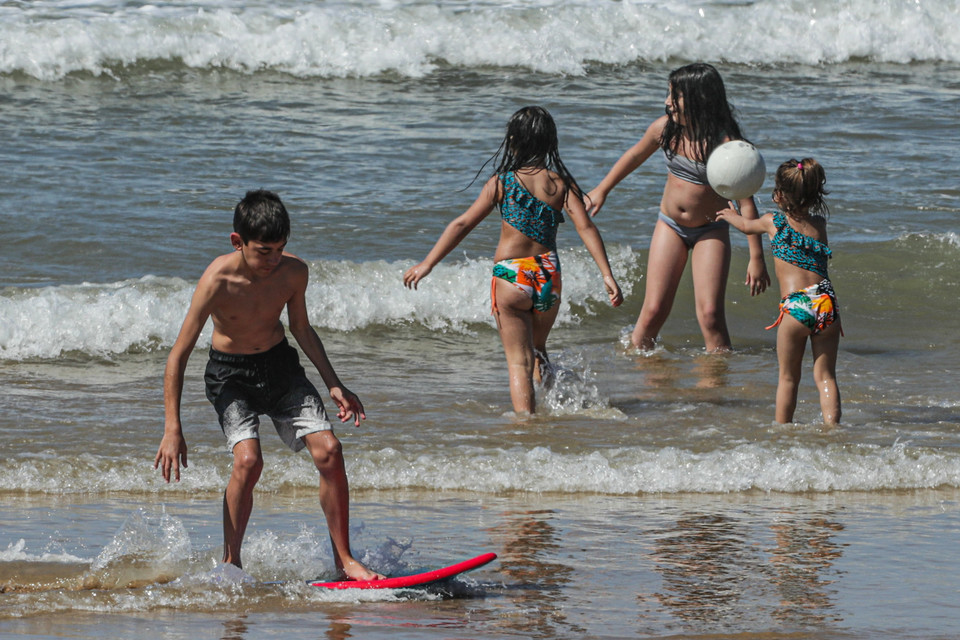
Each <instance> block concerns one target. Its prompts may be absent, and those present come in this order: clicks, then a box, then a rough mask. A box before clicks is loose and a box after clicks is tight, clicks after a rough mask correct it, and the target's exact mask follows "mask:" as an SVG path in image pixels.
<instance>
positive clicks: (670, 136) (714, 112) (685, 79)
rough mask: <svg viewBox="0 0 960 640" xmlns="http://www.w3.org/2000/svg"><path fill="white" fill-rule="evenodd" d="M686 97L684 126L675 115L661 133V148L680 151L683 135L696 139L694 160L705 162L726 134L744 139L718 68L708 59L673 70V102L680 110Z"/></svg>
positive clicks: (671, 75)
mask: <svg viewBox="0 0 960 640" xmlns="http://www.w3.org/2000/svg"><path fill="white" fill-rule="evenodd" d="M681 96H682V97H683V117H684V120H686V124H685V125H683V126H681V125H679V124H677V123H676V122H674V120H673V118H669V119H668V120H667V126H666V127H664V129H663V134H661V136H660V148H661V149H664V150H666V149H669V150H670V151H672V152H674V153H679V152H680V145H681V142H682V139H683V136H684V134H686V135H687V137H688V138H689V139H690V140H692V141H693V146H694V149H693V151H694V153H695V155H696V157H694V158H691V160H696V161H698V162H706V161H707V158H709V157H710V154H711V153H712V152H713V150H714V149H715V148H716V147H717V146H718V145H719V144H721V143H722V142H723V139H724V138H725V137H729V138H730V139H731V140H743V139H744V138H743V134H742V133H741V132H740V125H739V124H738V123H737V119H736V116H735V115H734V110H733V107H731V106H730V103H729V102H727V90H726V87H724V84H723V78H721V77H720V72H719V71H717V69H716V67H714V66H713V65H710V64H707V63H705V62H694V63H692V64H688V65H685V66H682V67H680V68H679V69H674V70H673V71H672V72H671V73H670V103H671V108H672V109H677V103H678V102H679V100H680V97H681Z"/></svg>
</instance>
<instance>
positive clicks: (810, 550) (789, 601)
mask: <svg viewBox="0 0 960 640" xmlns="http://www.w3.org/2000/svg"><path fill="white" fill-rule="evenodd" d="M829 516H830V514H824V515H813V516H804V515H801V514H796V513H792V512H786V513H784V514H783V516H782V517H781V519H780V520H779V521H778V522H777V523H776V524H774V525H772V526H771V529H773V532H774V536H775V539H776V546H775V547H774V548H773V549H771V550H770V554H771V557H770V563H771V565H772V567H773V572H774V575H773V581H774V584H776V586H777V588H778V589H779V591H780V606H779V607H778V608H777V609H776V611H775V612H774V615H775V616H776V618H777V619H778V620H781V621H782V622H785V623H792V624H822V623H825V622H836V621H839V619H840V618H839V616H837V615H829V613H830V612H831V610H832V609H833V608H834V607H833V603H832V601H831V598H832V596H833V591H832V589H831V588H830V585H831V584H833V583H834V582H835V580H833V579H830V578H828V577H827V576H829V575H831V574H832V567H833V564H834V563H835V562H836V561H837V560H838V559H839V558H840V556H841V555H843V552H842V550H841V549H840V546H839V545H838V544H837V543H836V542H834V541H833V539H832V538H833V536H834V535H836V534H837V532H839V531H842V530H843V528H844V527H843V525H842V524H840V523H838V522H834V521H832V520H831V519H830V518H829Z"/></svg>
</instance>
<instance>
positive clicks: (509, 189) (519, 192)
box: [500, 171, 563, 251]
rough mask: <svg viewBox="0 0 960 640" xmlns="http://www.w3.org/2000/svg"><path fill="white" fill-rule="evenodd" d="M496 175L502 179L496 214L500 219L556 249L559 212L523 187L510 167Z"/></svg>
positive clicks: (561, 216) (533, 238)
mask: <svg viewBox="0 0 960 640" xmlns="http://www.w3.org/2000/svg"><path fill="white" fill-rule="evenodd" d="M500 179H501V180H502V181H503V204H501V205H500V215H501V216H502V217H503V220H504V222H506V223H507V224H509V225H510V226H511V227H513V228H514V229H516V230H517V231H519V232H520V233H522V234H523V235H525V236H527V237H528V238H530V239H531V240H534V241H536V242H539V243H540V244H542V245H543V246H545V247H546V248H548V249H550V250H551V251H556V250H557V226H558V225H559V224H560V223H561V222H563V212H562V211H558V210H557V209H554V208H553V207H551V206H550V205H548V204H547V203H546V202H544V201H542V200H539V199H538V198H537V197H536V196H534V195H533V194H532V193H530V192H529V191H527V189H526V187H524V186H523V184H522V183H521V182H520V181H519V180H518V179H517V176H516V174H515V173H514V172H513V171H508V172H506V173H504V174H502V175H501V176H500Z"/></svg>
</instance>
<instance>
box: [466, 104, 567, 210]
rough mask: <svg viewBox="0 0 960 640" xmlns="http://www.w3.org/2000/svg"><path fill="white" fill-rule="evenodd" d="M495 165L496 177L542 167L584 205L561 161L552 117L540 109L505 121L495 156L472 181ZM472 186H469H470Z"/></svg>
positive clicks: (532, 108)
mask: <svg viewBox="0 0 960 640" xmlns="http://www.w3.org/2000/svg"><path fill="white" fill-rule="evenodd" d="M491 162H492V163H494V166H495V167H496V169H495V170H494V173H495V174H496V175H503V174H504V173H507V172H508V171H517V170H519V169H523V168H524V167H544V168H546V169H549V170H550V171H553V172H554V173H556V174H557V175H558V176H559V177H560V179H561V180H562V181H563V184H564V186H565V187H566V190H567V193H572V194H573V195H574V196H576V197H577V198H579V199H580V201H581V202H583V191H582V190H581V189H580V185H579V184H577V181H576V180H575V179H574V178H573V175H571V174H570V171H569V170H567V167H566V165H564V164H563V160H561V159H560V150H559V142H558V140H557V125H556V124H555V123H554V121H553V116H551V115H550V112H549V111H547V110H546V109H544V108H543V107H538V106H530V107H523V108H522V109H519V110H518V111H517V112H516V113H514V114H513V115H512V116H510V120H508V121H507V133H506V135H505V136H504V137H503V141H502V142H501V143H500V147H499V148H498V149H497V152H496V153H494V154H493V156H491V157H490V159H489V160H487V161H486V162H484V163H483V166H482V167H480V171H478V172H477V175H476V176H474V181H476V179H477V177H479V176H480V174H481V173H482V172H483V170H484V168H486V166H487V165H489V164H490V163H491ZM471 184H472V183H471Z"/></svg>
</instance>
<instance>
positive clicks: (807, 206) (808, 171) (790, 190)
mask: <svg viewBox="0 0 960 640" xmlns="http://www.w3.org/2000/svg"><path fill="white" fill-rule="evenodd" d="M826 184H827V174H826V172H825V171H824V170H823V167H822V166H821V165H820V163H819V162H817V161H816V160H814V159H813V158H804V159H803V160H797V159H795V158H790V159H789V160H787V161H786V162H784V163H783V164H781V165H780V166H779V167H777V176H776V187H775V188H774V194H775V195H779V200H778V202H777V206H779V207H780V209H781V210H782V211H783V212H784V213H786V214H793V215H803V213H804V212H807V213H808V214H810V215H815V216H828V215H830V209H829V208H828V207H827V203H826V202H824V200H823V196H825V195H828V194H829V193H830V192H829V191H827V190H826V188H825V187H824V185H826Z"/></svg>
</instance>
